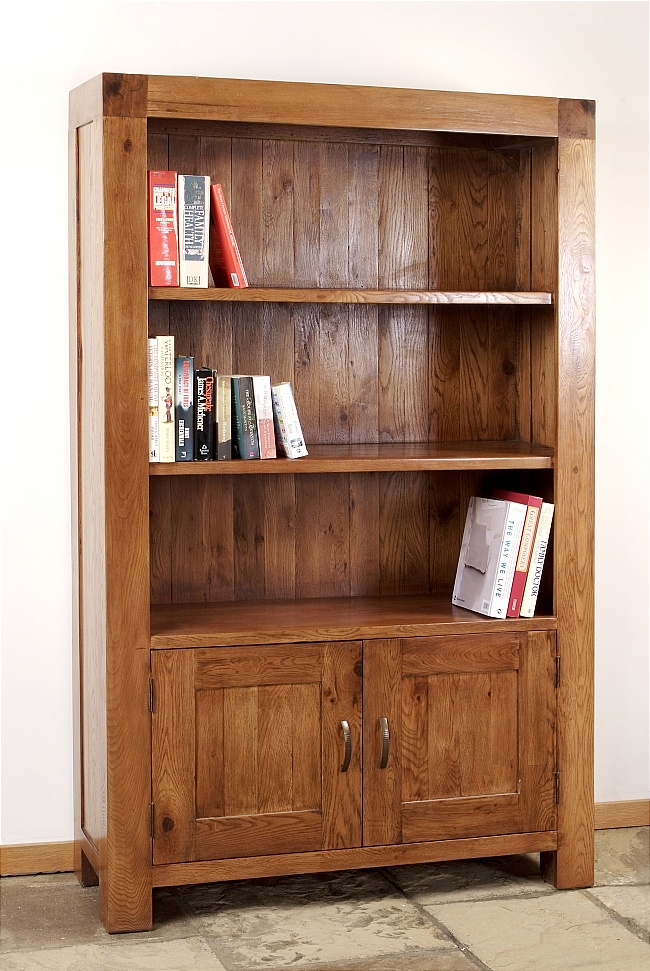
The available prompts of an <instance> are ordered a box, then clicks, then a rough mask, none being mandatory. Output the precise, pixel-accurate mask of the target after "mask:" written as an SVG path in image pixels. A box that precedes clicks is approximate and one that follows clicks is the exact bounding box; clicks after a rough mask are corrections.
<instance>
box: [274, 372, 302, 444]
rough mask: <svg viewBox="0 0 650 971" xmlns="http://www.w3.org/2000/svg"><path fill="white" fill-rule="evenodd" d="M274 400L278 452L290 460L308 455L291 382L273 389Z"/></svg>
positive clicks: (284, 382) (282, 383)
mask: <svg viewBox="0 0 650 971" xmlns="http://www.w3.org/2000/svg"><path fill="white" fill-rule="evenodd" d="M271 396H272V398H273V425H274V430H275V441H276V445H277V450H278V452H279V453H280V454H281V455H283V456H284V457H285V458H288V459H297V458H302V456H304V455H308V454H309V453H308V451H307V446H306V445H305V439H304V437H303V434H302V428H301V426H300V419H299V418H298V410H297V408H296V402H295V399H294V396H293V388H292V387H291V383H290V382H289V381H283V382H281V383H280V384H274V385H273V386H272V387H271Z"/></svg>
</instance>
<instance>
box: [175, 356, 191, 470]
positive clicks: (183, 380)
mask: <svg viewBox="0 0 650 971" xmlns="http://www.w3.org/2000/svg"><path fill="white" fill-rule="evenodd" d="M175 375H176V392H175V402H176V461H177V462H191V461H192V460H193V458H194V358H193V357H177V358H176V362H175Z"/></svg>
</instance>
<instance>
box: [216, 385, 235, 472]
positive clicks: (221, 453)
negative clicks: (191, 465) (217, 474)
mask: <svg viewBox="0 0 650 971" xmlns="http://www.w3.org/2000/svg"><path fill="white" fill-rule="evenodd" d="M231 384H232V382H231V379H230V375H229V374H216V373H215V376H214V388H215V392H214V395H215V408H214V449H215V455H216V458H217V459H218V460H219V461H225V460H228V459H231V458H232V422H231V414H232V402H231V400H230V399H231V394H232V388H231Z"/></svg>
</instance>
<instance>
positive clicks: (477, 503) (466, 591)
mask: <svg viewBox="0 0 650 971" xmlns="http://www.w3.org/2000/svg"><path fill="white" fill-rule="evenodd" d="M526 509H527V507H526V506H525V505H524V504H523V503H520V502H511V501H509V500H505V499H485V498H482V497H479V496H472V497H471V498H470V500H469V505H468V509H467V516H466V519H465V529H464V531H463V539H462V543H461V549H460V556H459V558H458V568H457V571H456V579H455V582H454V590H453V594H452V598H451V599H452V603H453V604H455V605H456V606H458V607H465V608H466V609H468V610H473V611H476V612H477V613H479V614H485V615H486V616H488V617H506V616H507V611H508V603H509V599H510V588H511V586H512V578H513V575H514V569H515V562H516V558H517V551H518V550H519V543H520V540H521V534H522V531H523V527H524V519H525V516H526Z"/></svg>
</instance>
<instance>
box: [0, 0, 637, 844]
mask: <svg viewBox="0 0 650 971" xmlns="http://www.w3.org/2000/svg"><path fill="white" fill-rule="evenodd" d="M9 9H10V11H11V12H10V13H9V18H10V19H9V24H8V26H9V30H8V31H7V32H6V33H5V38H4V44H5V49H4V50H3V52H2V55H3V56H2V70H3V74H4V77H3V88H2V90H3V92H8V93H9V102H10V103H9V105H8V110H9V115H10V126H11V127H10V131H11V138H10V139H9V140H6V141H5V147H4V150H3V153H2V154H3V156H5V153H8V156H9V158H10V167H9V171H8V172H7V173H5V176H4V179H3V184H4V187H5V188H4V191H5V195H6V196H8V197H9V205H10V210H11V213H10V216H11V218H10V219H9V221H8V222H7V224H6V225H7V226H8V230H5V234H4V235H5V241H4V246H5V249H6V252H4V253H3V254H2V255H3V257H4V259H3V263H2V265H6V262H5V260H8V261H9V273H8V274H6V275H5V281H8V282H5V286H4V299H3V313H2V324H3V331H4V337H5V345H4V346H5V353H4V359H3V377H4V381H5V382H7V381H8V382H9V389H8V395H7V391H6V392H5V394H6V395H7V397H8V401H7V400H6V403H5V409H6V412H5V414H6V419H13V418H14V417H15V416H17V414H18V413H20V412H22V413H23V414H24V413H25V412H26V413H27V414H28V415H29V418H28V428H29V430H30V434H29V435H27V434H22V435H21V442H20V448H19V449H18V448H16V445H15V444H14V442H15V439H12V438H11V437H10V428H9V426H6V431H7V434H6V437H5V447H4V449H3V452H4V456H5V457H6V458H9V459H10V461H5V462H4V463H3V465H4V472H5V475H4V484H3V502H2V512H3V521H4V525H3V530H4V532H3V537H2V556H3V576H2V596H3V602H2V692H3V693H2V723H1V729H2V737H1V741H2V748H1V752H2V802H1V805H2V821H1V830H0V839H1V841H2V843H5V844H15V843H34V842H49V841H55V840H68V839H70V838H71V837H72V833H73V825H72V817H73V812H72V793H71V790H72V765H71V689H70V679H71V650H70V630H71V621H70V551H69V539H68V536H69V519H70V495H69V487H68V426H67V417H66V416H67V410H68V392H67V380H68V337H67V326H68V324H67V268H66V261H67V226H66V221H67V146H66V139H67V95H68V91H69V89H70V88H71V87H74V86H75V85H76V84H78V83H80V82H82V81H84V80H86V79H87V78H89V77H93V76H94V75H96V74H98V73H100V72H102V71H115V72H129V73H153V74H189V75H206V76H216V77H220V76H222V77H242V78H246V77H250V78H267V79H275V80H295V81H322V82H348V83H353V84H369V85H391V86H396V87H422V88H438V89H451V90H468V91H485V92H492V93H496V92H504V93H513V94H530V95H549V96H554V97H555V96H558V97H566V98H590V99H595V100H596V102H597V134H598V148H597V152H598V154H597V169H598V170H597V179H598V182H597V185H598V189H597V216H598V239H597V254H598V259H597V279H598V339H597V348H598V366H597V463H596V497H597V521H596V553H597V564H596V567H597V616H596V634H597V690H596V727H597V730H596V749H597V751H596V798H597V800H598V801H608V800H619V799H620V800H624V799H636V798H645V797H648V795H649V794H650V786H649V782H648V621H649V612H648V514H647V507H648V499H649V498H650V491H649V487H648V339H647V333H648V287H647V284H648V272H647V270H648V218H647V217H648V171H647V163H648V143H647V136H648V130H647V121H648V58H647V40H648V4H647V3H639V2H633V3H625V2H622V3H619V2H612V3H610V2H596V3H591V2H585V3H581V2H577V3H564V2H545V3H536V2H531V3H527V2H519V3H518V2H510V3H493V2H478V3H474V2H456V3H449V2H432V3H427V2H419V3H410V2H404V3H399V2H397V3H388V2H387V3H373V2H358V3H345V2H340V3H339V2H314V3H312V2H298V3H275V2H266V3H264V2H262V3H255V2H251V3H247V2H240V3H191V2H188V3H182V2H166V3H157V2H152V3H148V2H147V3H132V2H123V3H119V2H117V3H116V2H112V3H92V2H90V0H87V2H85V3H81V4H75V3H67V4H66V3H54V4H52V3H51V0H50V2H43V3H30V2H21V3H20V4H12V5H11V7H10V8H9ZM6 17H7V14H6V13H5V18H6ZM190 18H195V23H197V24H198V27H190V26H189V25H188V26H184V24H188V22H189V19H190ZM14 230H15V232H14ZM35 240H36V241H37V243H36V244H35V243H34V241H35ZM7 291H9V293H7ZM5 387H6V385H5Z"/></svg>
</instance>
